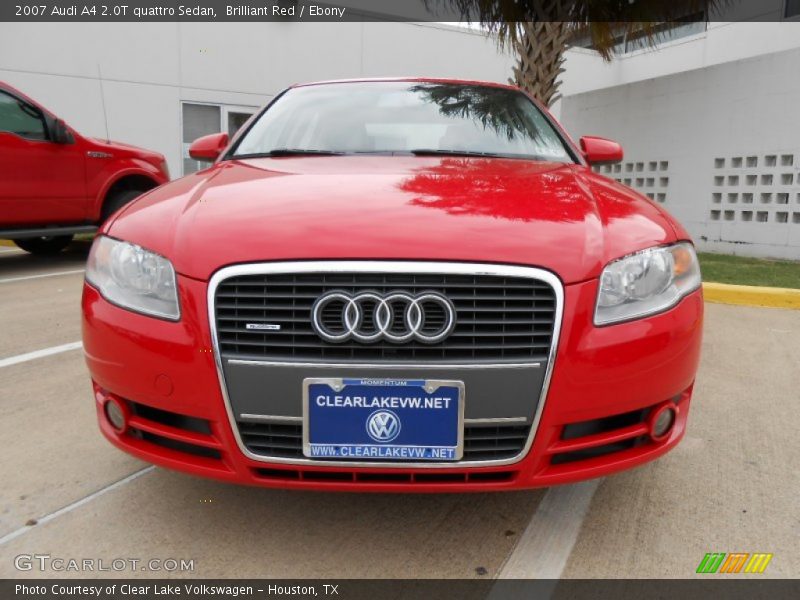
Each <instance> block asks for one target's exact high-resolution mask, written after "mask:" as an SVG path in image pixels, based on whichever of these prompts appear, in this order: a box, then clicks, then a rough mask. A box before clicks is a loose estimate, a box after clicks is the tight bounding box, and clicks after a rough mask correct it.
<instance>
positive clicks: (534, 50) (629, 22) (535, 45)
mask: <svg viewBox="0 0 800 600" xmlns="http://www.w3.org/2000/svg"><path fill="white" fill-rule="evenodd" d="M730 1H731V0H446V2H447V3H449V4H450V5H451V6H452V7H453V8H455V9H456V11H457V12H458V13H459V14H460V15H461V17H462V18H463V19H464V20H466V21H471V22H475V23H480V24H481V25H483V27H484V28H485V29H487V30H488V31H489V32H490V33H492V34H494V35H495V36H496V37H497V40H498V43H499V45H500V47H501V48H506V47H507V48H510V49H511V50H512V51H513V52H514V53H515V55H516V58H517V64H516V65H515V66H514V76H513V78H511V79H509V81H510V82H511V83H514V84H516V85H518V86H519V87H521V88H522V89H524V90H526V91H527V92H529V93H531V94H532V95H533V96H534V97H536V98H537V99H538V100H539V101H541V102H542V103H543V104H545V105H546V106H552V105H553V104H554V103H555V102H556V100H558V99H559V98H560V97H561V95H560V94H559V93H558V88H559V86H560V85H561V81H560V75H561V73H563V72H564V68H563V65H564V59H565V57H564V53H565V52H566V50H567V48H568V47H569V45H570V42H571V41H573V40H576V39H583V40H586V41H588V42H590V44H591V46H592V47H593V48H594V49H595V50H597V52H599V53H600V55H601V56H602V57H603V59H604V60H607V61H610V60H611V59H612V57H613V56H614V52H615V46H616V45H617V44H618V42H619V40H620V39H621V38H623V39H624V38H630V37H636V38H641V39H642V40H644V41H645V43H647V44H648V45H650V46H653V45H655V44H656V43H657V42H658V41H659V40H661V39H662V38H663V37H664V35H665V33H666V32H667V31H668V28H667V27H665V24H669V23H672V22H676V21H680V22H691V21H705V20H707V18H708V14H709V12H710V11H713V10H715V9H717V8H719V7H721V6H722V5H725V4H728V3H729V2H730Z"/></svg>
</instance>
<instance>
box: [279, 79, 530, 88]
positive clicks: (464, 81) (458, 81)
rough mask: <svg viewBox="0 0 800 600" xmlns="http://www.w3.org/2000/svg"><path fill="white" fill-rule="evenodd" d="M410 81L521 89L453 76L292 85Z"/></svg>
mask: <svg viewBox="0 0 800 600" xmlns="http://www.w3.org/2000/svg"><path fill="white" fill-rule="evenodd" d="M391 81H408V82H421V83H451V84H458V85H483V86H488V87H497V88H505V89H509V90H517V91H518V90H519V88H518V87H517V86H515V85H510V84H507V83H498V82H496V81H480V80H476V79H456V78H452V77H359V78H354V79H328V80H324V81H311V82H308V83H296V84H294V85H292V86H291V87H308V86H313V85H328V84H332V83H372V82H391Z"/></svg>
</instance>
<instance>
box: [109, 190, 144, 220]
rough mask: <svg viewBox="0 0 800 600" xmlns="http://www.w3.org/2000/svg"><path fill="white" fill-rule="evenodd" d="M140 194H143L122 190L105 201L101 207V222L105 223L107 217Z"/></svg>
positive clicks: (136, 191)
mask: <svg viewBox="0 0 800 600" xmlns="http://www.w3.org/2000/svg"><path fill="white" fill-rule="evenodd" d="M142 194H144V190H123V191H121V192H117V193H116V194H114V195H113V196H112V197H111V198H109V199H108V200H106V203H105V206H103V216H102V219H101V221H102V222H105V221H106V220H107V219H108V217H110V216H111V215H113V214H114V213H115V212H117V211H118V210H119V209H120V208H122V207H123V206H125V205H126V204H128V203H129V202H132V201H133V200H135V199H136V198H138V197H139V196H141V195H142Z"/></svg>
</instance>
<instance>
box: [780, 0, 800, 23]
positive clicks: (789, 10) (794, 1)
mask: <svg viewBox="0 0 800 600" xmlns="http://www.w3.org/2000/svg"><path fill="white" fill-rule="evenodd" d="M783 16H784V17H786V18H787V19H789V18H792V17H800V0H786V6H785V8H784V10H783Z"/></svg>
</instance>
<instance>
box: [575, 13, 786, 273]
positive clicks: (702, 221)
mask: <svg viewBox="0 0 800 600" xmlns="http://www.w3.org/2000/svg"><path fill="white" fill-rule="evenodd" d="M766 25H775V24H766ZM745 26H746V27H748V28H749V27H751V26H752V25H751V24H745ZM759 27H760V25H759ZM781 27H787V24H783V25H782V26H781ZM788 27H790V28H791V31H793V32H794V33H793V34H792V35H795V34H798V35H795V37H794V48H793V49H790V50H783V51H780V52H772V53H766V54H760V55H756V56H752V57H750V58H746V59H741V60H734V61H731V60H726V61H723V60H718V59H714V60H713V61H711V60H710V59H709V61H710V62H708V63H706V62H703V61H701V62H699V63H697V66H698V67H701V68H692V67H691V66H690V65H689V64H686V63H681V64H682V67H680V68H679V65H677V64H676V65H673V66H672V67H670V68H671V69H672V71H671V72H672V74H668V75H662V76H657V77H652V78H644V77H643V75H644V70H645V67H644V66H643V65H647V64H650V65H651V66H652V68H653V69H654V70H653V73H654V74H655V73H659V72H661V71H659V70H658V69H657V68H656V66H655V64H656V63H658V61H661V60H665V59H664V58H663V55H661V56H662V57H661V58H659V53H658V52H656V53H655V54H654V55H641V56H640V59H641V61H642V62H641V65H639V66H636V67H635V68H634V66H633V64H634V63H633V62H630V63H628V66H627V67H626V68H622V67H617V71H618V74H619V73H623V72H624V73H625V77H630V78H631V79H633V80H634V81H635V82H631V83H624V84H623V85H602V86H598V87H597V89H595V90H594V91H584V92H582V93H576V94H572V95H569V96H567V97H565V98H564V100H563V101H562V106H561V117H562V121H563V123H564V125H565V126H566V127H567V129H568V130H569V131H570V133H571V134H572V135H574V136H576V137H577V136H580V135H584V134H596V135H601V136H607V137H610V138H612V139H616V140H618V141H620V142H621V143H622V144H623V147H624V148H625V154H626V158H625V161H624V162H623V163H622V164H619V165H615V166H613V167H604V168H603V170H602V172H604V173H606V174H608V175H609V176H612V177H614V178H616V179H619V180H620V181H622V182H623V183H626V184H628V185H631V186H632V187H634V188H637V189H639V190H640V191H642V192H644V193H647V194H649V195H651V196H652V197H653V199H654V200H655V201H657V202H658V201H661V202H663V204H664V206H665V207H666V208H667V209H668V210H670V211H671V212H672V213H673V214H674V215H675V216H676V217H678V219H679V220H680V221H681V222H682V223H683V224H684V225H685V226H686V227H687V228H688V229H689V231H690V233H691V234H692V235H693V236H694V237H695V240H696V241H697V242H698V243H699V245H700V247H701V248H705V249H710V250H718V251H724V252H730V253H737V254H746V255H753V256H773V257H785V258H796V259H800V108H799V107H800V27H798V24H791V25H788ZM748 30H749V29H748ZM759 30H760V29H759ZM778 30H780V31H782V32H783V33H782V34H781V35H777V34H776V35H775V37H776V39H777V40H778V42H779V43H780V44H785V43H788V42H787V41H786V39H787V38H786V36H788V35H789V34H787V33H786V31H788V29H780V28H778V29H776V30H774V31H778ZM760 31H761V30H760ZM740 33H741V32H740ZM745 37H746V36H745ZM708 40H709V46H710V44H711V42H710V40H711V36H710V32H709V38H708ZM761 41H762V42H763V43H766V42H765V41H764V40H761ZM695 43H696V42H695ZM776 43H777V42H776ZM698 48H701V46H697V47H696V49H695V50H694V51H693V52H696V51H698V50H697V49H698ZM667 50H669V49H667ZM665 52H666V51H665ZM714 52H715V51H714V50H713V49H712V48H710V47H706V50H705V51H704V53H703V55H704V56H706V57H711V56H713V55H714ZM704 65H705V66H704ZM573 67H575V64H574V63H573V65H572V67H570V69H571V70H570V72H569V77H570V78H573V79H579V78H580V76H581V70H580V69H578V68H574V69H573ZM661 67H663V69H664V70H665V71H666V65H665V64H662V65H661ZM587 73H588V72H587ZM587 77H588V75H587ZM622 80H623V81H627V80H626V79H624V78H623V79H622ZM575 85H576V84H573V88H572V89H575V87H574V86H575Z"/></svg>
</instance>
